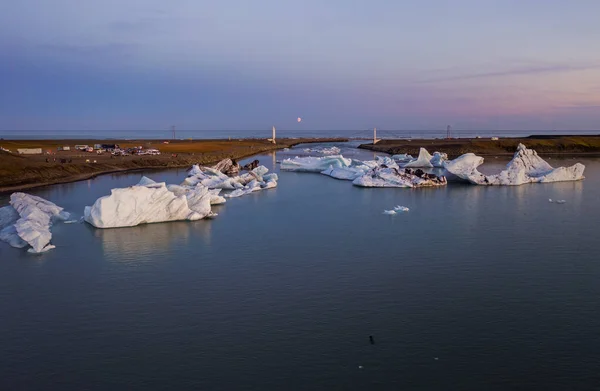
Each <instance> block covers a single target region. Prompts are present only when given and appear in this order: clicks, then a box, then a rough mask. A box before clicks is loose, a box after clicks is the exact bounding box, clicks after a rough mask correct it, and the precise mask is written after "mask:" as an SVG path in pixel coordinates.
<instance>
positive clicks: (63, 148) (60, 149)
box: [57, 146, 71, 151]
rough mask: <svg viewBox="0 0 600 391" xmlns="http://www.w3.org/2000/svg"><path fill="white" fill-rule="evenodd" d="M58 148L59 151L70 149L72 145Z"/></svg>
mask: <svg viewBox="0 0 600 391" xmlns="http://www.w3.org/2000/svg"><path fill="white" fill-rule="evenodd" d="M57 150H59V151H70V150H71V147H68V146H64V147H58V148H57Z"/></svg>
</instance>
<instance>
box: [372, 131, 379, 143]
mask: <svg viewBox="0 0 600 391" xmlns="http://www.w3.org/2000/svg"><path fill="white" fill-rule="evenodd" d="M378 141H379V140H377V128H373V145H375V144H377V142H378Z"/></svg>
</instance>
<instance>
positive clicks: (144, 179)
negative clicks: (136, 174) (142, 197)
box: [137, 176, 156, 186]
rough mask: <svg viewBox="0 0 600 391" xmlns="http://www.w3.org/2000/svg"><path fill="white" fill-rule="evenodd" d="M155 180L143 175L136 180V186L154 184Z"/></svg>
mask: <svg viewBox="0 0 600 391" xmlns="http://www.w3.org/2000/svg"><path fill="white" fill-rule="evenodd" d="M155 184H156V182H155V181H153V180H152V179H150V178H148V177H146V176H143V177H142V179H140V181H139V182H138V184H137V186H148V185H155Z"/></svg>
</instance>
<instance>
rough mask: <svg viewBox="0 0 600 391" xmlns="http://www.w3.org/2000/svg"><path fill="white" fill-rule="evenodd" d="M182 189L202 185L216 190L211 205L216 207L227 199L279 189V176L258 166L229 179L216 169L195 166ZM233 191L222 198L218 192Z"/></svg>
mask: <svg viewBox="0 0 600 391" xmlns="http://www.w3.org/2000/svg"><path fill="white" fill-rule="evenodd" d="M189 174H190V176H188V177H187V178H186V179H185V180H184V181H183V183H182V184H181V186H182V187H194V186H197V185H202V186H205V187H207V188H208V189H210V190H211V191H213V190H214V192H213V193H212V194H213V197H212V199H211V204H212V205H216V204H219V203H224V202H225V198H235V197H240V196H242V195H245V194H249V193H252V192H254V191H259V190H266V189H272V188H274V187H277V180H278V177H277V174H273V173H271V174H269V169H268V168H267V167H265V166H258V167H256V168H254V169H253V170H251V171H248V172H246V173H244V174H242V175H238V176H235V177H228V176H227V175H225V174H223V173H221V172H220V171H218V170H216V169H214V168H207V167H199V166H193V167H192V169H191V170H190V172H189ZM220 189H223V190H233V192H231V193H228V194H224V195H223V196H220V195H219V193H218V191H219V190H220Z"/></svg>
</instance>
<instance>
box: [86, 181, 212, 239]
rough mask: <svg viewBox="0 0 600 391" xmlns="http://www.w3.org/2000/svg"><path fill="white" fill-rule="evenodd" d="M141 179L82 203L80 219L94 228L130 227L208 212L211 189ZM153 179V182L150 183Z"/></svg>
mask: <svg viewBox="0 0 600 391" xmlns="http://www.w3.org/2000/svg"><path fill="white" fill-rule="evenodd" d="M140 182H141V183H146V184H145V185H144V184H142V185H140V184H138V185H135V186H130V187H127V188H121V189H113V190H111V194H110V195H108V196H105V197H101V198H99V199H98V200H96V202H95V203H94V205H92V206H86V208H85V211H84V219H85V221H86V222H88V223H89V224H91V225H93V226H94V227H96V228H118V227H133V226H136V225H140V224H146V223H160V222H165V221H176V220H200V219H202V218H205V217H208V216H209V215H211V214H212V212H211V210H210V200H211V197H212V195H211V193H210V192H209V191H208V189H207V188H206V187H205V186H202V185H197V186H195V187H192V188H189V189H184V188H181V189H177V190H178V194H179V195H177V194H175V192H174V191H171V190H169V189H168V188H167V186H166V184H165V183H156V182H154V181H152V180H147V178H146V179H144V178H142V181H140ZM152 182H154V183H152Z"/></svg>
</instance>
